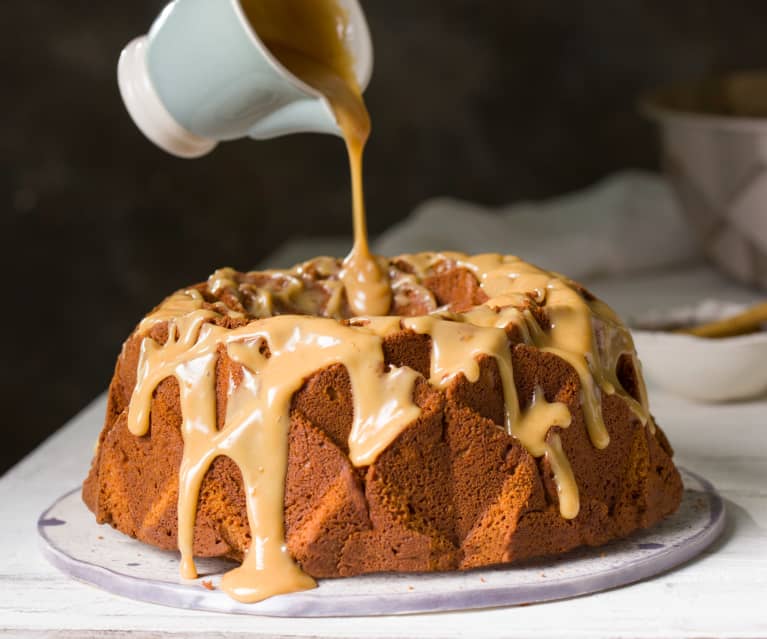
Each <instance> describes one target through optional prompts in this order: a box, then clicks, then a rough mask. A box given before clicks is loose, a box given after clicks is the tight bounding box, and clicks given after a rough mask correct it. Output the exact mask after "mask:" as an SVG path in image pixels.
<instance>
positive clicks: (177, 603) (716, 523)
mask: <svg viewBox="0 0 767 639" xmlns="http://www.w3.org/2000/svg"><path fill="white" fill-rule="evenodd" d="M679 470H680V473H681V474H682V477H683V479H684V481H685V484H686V485H689V484H692V486H687V487H686V488H685V491H684V496H683V498H682V500H683V502H684V501H685V500H687V499H699V498H700V496H704V497H705V498H706V502H705V510H706V511H707V512H708V519H707V521H705V522H696V523H697V525H696V526H692V527H690V528H691V530H690V532H689V534H688V535H686V536H683V537H682V538H681V540H680V539H676V540H674V539H672V540H670V541H671V543H658V542H651V541H650V542H646V543H642V539H643V537H647V536H648V535H649V534H651V533H652V532H653V531H654V530H655V528H650V529H647V530H642V531H638V532H635V533H633V534H632V535H631V536H629V537H628V538H627V539H624V540H618V541H616V542H611V543H609V544H607V545H605V546H601V547H595V548H581V549H577V550H575V551H573V552H572V553H568V554H567V555H563V556H561V557H558V558H557V559H558V560H560V561H561V560H568V558H573V561H576V562H577V561H588V560H590V559H595V558H597V557H601V556H602V555H609V553H610V548H611V545H612V544H615V543H619V544H620V543H625V542H631V543H633V544H634V545H635V546H636V548H637V553H636V556H635V557H632V559H631V560H629V561H627V562H625V563H623V564H622V565H620V566H617V567H615V566H608V567H606V568H602V569H595V570H594V571H593V572H589V573H587V574H583V575H576V576H570V577H565V578H559V579H558V578H551V579H547V580H546V581H542V582H541V583H521V584H514V583H511V584H507V585H499V586H492V585H489V584H488V586H486V587H477V588H476V589H465V588H463V587H459V585H460V584H458V583H456V585H455V586H454V587H452V588H451V587H450V580H449V576H450V575H456V577H458V578H460V577H462V576H466V575H477V576H478V581H482V578H481V575H483V574H487V575H488V577H490V576H492V575H493V574H496V575H497V574H498V573H499V572H501V571H514V570H515V566H514V565H511V566H496V567H491V568H481V569H475V570H472V571H468V572H457V573H423V574H420V575H419V574H417V573H412V574H407V575H391V574H382V575H372V576H371V575H367V576H365V577H362V578H356V577H350V578H345V579H343V582H345V584H347V585H349V586H354V585H355V583H354V582H355V580H357V581H359V580H361V579H362V580H365V581H366V582H367V583H370V582H371V580H376V579H379V580H382V581H383V580H386V579H392V578H395V579H401V580H402V579H406V580H407V581H408V583H410V584H416V585H417V584H418V582H419V579H426V578H429V577H432V578H433V577H440V578H444V581H446V583H447V588H445V589H444V590H441V591H426V590H424V591H423V592H418V591H411V590H404V591H402V592H394V593H391V592H390V593H380V592H370V593H367V594H366V593H364V592H359V589H355V588H353V587H352V588H350V590H352V593H351V594H342V595H340V596H339V595H338V593H326V592H323V583H325V584H327V583H329V582H339V581H341V580H319V587H318V588H317V589H315V590H309V591H305V592H298V593H292V594H288V595H280V596H276V597H272V598H270V599H266V600H264V601H261V602H259V603H255V604H243V603H239V602H237V601H235V600H233V599H231V598H230V597H229V596H228V595H226V594H225V593H224V592H222V591H221V590H218V589H217V590H214V591H208V590H205V589H203V588H201V587H200V585H199V583H195V582H190V583H182V582H179V583H172V582H166V581H159V580H154V579H145V578H142V577H137V576H135V575H130V574H125V573H122V572H117V571H115V570H112V569H110V568H107V567H105V566H102V565H99V564H96V563H93V562H89V561H86V560H84V559H82V558H79V557H74V556H71V555H69V554H68V553H67V552H66V551H64V550H63V549H62V548H61V547H60V546H59V545H58V544H57V543H56V542H55V541H54V540H53V539H51V537H50V535H49V534H48V529H49V528H58V527H59V526H63V525H65V524H66V522H64V521H63V520H61V519H58V518H57V517H55V510H56V508H57V507H58V506H59V505H60V504H61V503H62V502H64V501H65V500H67V499H68V498H70V497H72V496H73V495H74V493H77V492H79V491H80V488H79V487H78V488H75V489H73V490H70V491H68V492H67V493H65V494H64V495H62V496H61V497H59V498H58V499H57V500H56V501H55V502H54V503H53V504H52V505H51V506H50V507H49V508H47V509H46V510H45V512H43V513H42V514H41V515H40V517H39V519H38V522H37V530H38V534H39V536H40V542H41V543H40V547H41V551H42V554H43V555H44V556H45V558H46V559H47V560H48V561H49V562H50V563H51V564H52V565H53V566H55V567H56V568H57V569H59V570H60V571H61V572H63V573H64V574H66V575H68V576H70V577H72V578H74V579H76V580H78V581H82V582H85V583H88V584H91V585H94V586H97V587H98V588H101V589H103V590H106V591H108V592H111V593H113V594H116V595H121V596H124V597H128V598H130V599H135V600H138V601H145V602H150V603H156V604H162V605H166V606H171V607H175V608H186V609H192V610H206V611H213V612H228V613H237V614H250V615H264V616H274V617H358V616H376V615H401V614H414V613H427V612H447V611H451V610H470V609H476V608H493V607H499V606H515V605H523V604H532V603H541V602H545V601H553V600H557V599H567V598H570V597H576V596H579V595H586V594H590V593H595V592H599V591H603V590H608V589H611V588H615V587H618V586H624V585H627V584H630V583H634V582H637V581H640V580H643V579H647V578H649V577H653V576H655V575H658V574H660V573H663V572H666V571H668V570H670V569H671V568H674V567H676V566H679V565H680V564H683V563H685V562H687V561H689V560H690V559H692V558H693V557H695V556H697V555H698V554H700V553H701V552H702V551H703V550H705V549H706V548H707V547H708V546H709V545H710V544H711V543H713V542H714V541H715V540H716V539H717V537H718V536H719V535H720V534H721V532H722V531H723V530H724V526H725V521H726V517H725V508H724V502H723V500H722V498H721V497H720V496H719V494H718V493H717V492H716V489H715V488H714V486H713V485H712V484H711V483H710V482H708V481H707V480H706V479H704V478H703V477H700V476H699V475H697V474H695V473H692V472H690V471H688V470H686V469H683V468H680V469H679ZM696 484H697V485H696ZM83 508H84V506H83ZM681 510H682V508H681V507H680V511H681ZM678 514H679V512H677V513H675V514H674V515H671V517H669V518H667V520H665V521H666V522H671V521H673V520H674V518H675V517H676V516H678ZM93 523H94V524H95V520H93ZM662 525H663V524H659V526H662ZM126 539H127V538H126ZM135 543H136V544H137V548H146V546H145V545H144V544H143V543H141V542H138V541H135ZM168 556H171V553H168ZM126 565H127V566H131V565H134V566H135V565H137V564H126ZM531 565H534V566H535V568H536V570H540V571H543V572H545V571H546V570H555V569H556V568H558V567H559V566H560V564H559V563H556V562H554V561H552V560H548V561H547V560H546V559H545V558H544V559H542V560H539V561H537V562H535V563H534V564H532V563H526V564H522V566H527V567H530V566H531Z"/></svg>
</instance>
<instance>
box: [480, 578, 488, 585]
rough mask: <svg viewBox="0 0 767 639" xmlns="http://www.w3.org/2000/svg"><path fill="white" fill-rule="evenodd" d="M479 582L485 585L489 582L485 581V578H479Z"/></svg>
mask: <svg viewBox="0 0 767 639" xmlns="http://www.w3.org/2000/svg"><path fill="white" fill-rule="evenodd" d="M479 581H480V583H483V584H486V583H487V581H485V578H484V577H480V578H479Z"/></svg>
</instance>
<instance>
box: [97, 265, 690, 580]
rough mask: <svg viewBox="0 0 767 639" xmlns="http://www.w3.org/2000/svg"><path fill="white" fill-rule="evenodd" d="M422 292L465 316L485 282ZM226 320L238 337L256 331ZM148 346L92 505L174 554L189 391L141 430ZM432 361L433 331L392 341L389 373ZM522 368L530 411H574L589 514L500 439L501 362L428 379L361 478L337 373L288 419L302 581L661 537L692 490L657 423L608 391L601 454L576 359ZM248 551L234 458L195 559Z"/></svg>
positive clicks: (103, 454) (131, 366)
mask: <svg viewBox="0 0 767 639" xmlns="http://www.w3.org/2000/svg"><path fill="white" fill-rule="evenodd" d="M424 285H425V286H426V287H427V288H428V289H429V290H431V291H432V293H433V294H434V296H435V299H437V301H438V302H439V303H440V304H452V305H454V306H455V307H460V308H464V307H469V306H472V305H475V304H477V303H481V302H482V301H484V300H483V297H482V296H483V293H482V291H481V290H480V289H479V288H478V286H477V281H476V279H475V278H474V276H473V275H472V274H471V273H469V272H468V271H465V270H460V269H453V270H449V269H448V270H445V271H443V272H441V273H438V274H436V275H435V276H433V277H432V278H430V280H428V281H424ZM200 290H202V288H201V287H200ZM212 301H213V300H209V302H212ZM460 308H458V310H460ZM537 317H538V319H539V321H545V317H543V316H542V315H541V314H538V316H537ZM215 321H217V322H225V323H228V325H230V326H234V325H237V323H238V322H239V323H244V322H245V320H236V319H231V318H220V319H216V320H215ZM151 334H152V337H153V338H154V339H156V340H157V341H159V342H161V343H162V342H163V341H164V340H165V339H167V324H158V325H156V326H155V327H154V328H153V329H152V333H151ZM142 337H143V336H142V335H140V334H138V333H134V334H133V335H132V336H131V337H130V338H129V339H128V340H127V342H126V343H125V345H124V347H123V351H122V354H121V355H120V357H119V359H118V361H117V365H116V369H115V374H114V377H113V379H112V383H111V386H110V389H109V403H108V408H107V415H106V420H105V425H104V429H103V431H102V433H101V435H100V438H99V446H98V450H97V452H96V455H95V457H94V460H93V463H92V466H91V470H90V473H89V475H88V477H87V479H86V481H85V483H84V485H83V499H84V500H85V502H86V504H87V505H88V507H89V508H90V509H91V510H92V511H93V512H94V513H95V514H96V517H97V519H98V521H99V522H100V523H109V524H111V525H112V526H114V527H115V528H117V529H118V530H120V531H122V532H123V533H125V534H128V535H130V536H132V537H135V538H137V539H139V540H141V541H143V542H146V543H149V544H152V545H154V546H157V547H159V548H163V549H167V550H173V549H176V548H177V533H178V528H177V499H178V469H179V466H180V463H181V458H182V453H183V441H182V436H181V431H180V426H181V408H180V402H179V390H178V383H177V382H176V380H175V379H174V378H167V379H165V380H164V381H162V382H161V383H160V384H159V386H158V387H157V389H156V391H155V394H154V397H153V399H152V403H151V413H150V428H149V432H148V433H147V435H145V436H141V437H137V436H135V435H133V434H132V433H131V432H130V431H129V430H128V428H127V408H128V404H129V401H130V398H131V394H132V392H133V389H134V387H135V384H136V369H137V364H138V357H139V347H140V341H141V339H142ZM510 337H511V338H512V340H511V341H512V343H513V342H514V341H515V340H514V339H513V336H512V335H510ZM430 350H431V346H430V337H429V336H428V335H421V334H416V333H414V332H412V331H400V332H398V333H395V334H393V335H390V336H387V337H385V338H383V351H384V357H385V361H386V363H387V364H388V365H395V366H409V367H411V368H413V369H414V370H416V371H418V372H420V373H422V374H423V375H424V376H426V377H428V372H429V366H430ZM512 361H513V367H514V380H515V384H516V387H517V392H518V396H519V398H520V401H521V403H522V404H523V406H522V407H521V408H524V407H525V406H524V403H525V402H526V401H530V400H529V398H532V397H533V394H534V391H535V389H536V388H540V389H542V390H543V392H544V394H545V398H546V400H547V401H549V402H554V401H556V402H561V403H563V404H565V405H566V406H567V407H568V408H569V410H570V413H571V415H572V423H571V425H570V426H569V427H568V428H560V427H552V429H551V431H550V433H549V437H551V436H553V435H555V434H558V435H559V437H560V438H561V442H562V446H563V448H564V451H565V453H566V455H567V458H568V459H569V460H570V464H571V465H572V468H573V472H574V475H575V479H576V481H577V485H578V488H579V492H580V503H581V508H580V512H579V514H578V516H577V517H576V518H574V519H569V520H568V519H564V518H563V517H562V516H561V514H560V510H559V507H558V503H559V500H558V496H557V488H556V485H555V481H554V478H553V473H552V469H551V468H550V466H549V462H548V461H547V458H546V457H541V458H537V459H536V458H534V457H532V456H531V455H530V454H529V453H528V452H527V450H526V449H525V448H524V447H523V446H522V445H521V444H520V443H519V442H518V441H517V440H516V439H514V438H513V437H512V436H510V435H508V434H507V433H506V431H505V430H504V429H503V415H504V400H503V394H502V391H501V380H500V376H499V372H498V368H497V365H496V363H495V360H493V359H492V358H489V357H484V356H483V357H481V358H480V376H479V379H478V381H477V382H475V383H470V382H468V381H467V380H466V378H465V377H463V376H461V375H459V376H458V377H457V378H455V379H454V380H453V381H452V382H451V383H450V384H449V386H447V388H446V389H445V390H444V391H440V390H436V389H434V388H432V387H431V386H430V385H429V384H428V382H426V381H425V380H419V381H418V383H417V384H416V389H415V403H416V404H417V405H418V407H419V408H420V409H421V415H420V417H419V418H418V419H417V420H416V421H415V422H413V423H412V424H411V425H410V426H409V427H408V428H406V429H405V430H404V431H403V432H402V433H401V434H400V435H399V436H398V437H397V439H396V440H395V441H394V442H393V443H392V444H391V445H390V446H389V447H388V448H387V449H386V450H385V451H384V452H383V453H381V454H380V455H379V456H378V458H377V459H376V460H375V462H373V463H372V464H371V465H369V466H367V467H363V468H355V467H354V466H353V465H352V463H351V462H350V460H349V457H348V452H349V451H348V446H347V440H348V437H349V430H350V428H351V424H352V397H351V385H350V381H349V377H348V375H347V373H346V370H345V368H344V367H343V366H342V365H333V366H330V367H328V368H325V369H323V370H320V371H318V372H317V373H315V374H314V375H312V376H311V377H310V378H308V379H307V380H306V381H305V383H304V384H303V387H302V388H301V389H300V390H299V391H298V392H297V393H296V394H295V395H294V397H293V401H292V408H291V413H290V430H289V453H288V470H287V477H286V484H285V498H284V506H285V510H284V517H285V528H286V533H287V544H288V548H289V550H290V552H291V554H292V555H293V557H294V558H295V559H296V560H297V561H298V562H299V564H300V565H301V567H302V568H303V570H304V571H305V572H306V573H308V574H309V575H312V576H314V577H338V576H350V575H357V574H363V573H369V572H377V571H433V570H451V569H468V568H474V567H478V566H486V565H491V564H498V563H503V562H512V561H518V560H522V559H526V558H530V557H537V556H543V555H551V554H556V553H562V552H565V551H567V550H570V549H572V548H575V547H577V546H580V545H584V544H587V545H598V544H603V543H605V542H607V541H609V540H611V539H614V538H618V537H623V536H626V535H628V534H629V533H631V532H632V531H634V530H636V529H638V528H643V527H647V526H650V525H652V524H654V523H656V522H658V521H659V520H660V519H662V518H663V517H665V516H667V515H668V514H670V513H672V512H673V511H674V510H675V509H676V508H677V507H678V505H679V502H680V500H681V495H682V483H681V479H680V476H679V473H678V472H677V470H676V468H675V466H674V464H673V462H672V460H671V455H672V451H671V448H670V446H669V445H668V442H667V440H666V438H665V436H664V435H663V433H662V431H661V430H660V429H659V428H656V430H655V432H654V433H653V432H651V429H649V428H647V427H645V426H644V425H642V424H641V423H640V421H639V420H638V419H637V417H636V416H635V415H634V413H632V412H631V410H629V406H628V405H627V404H626V402H624V401H623V400H622V399H620V398H619V397H617V396H606V397H604V399H603V417H604V421H605V425H606V428H607V431H608V433H609V436H610V443H609V445H608V446H607V447H606V448H604V449H602V450H598V449H597V448H595V447H594V445H593V444H592V442H591V440H590V438H589V434H588V432H587V429H586V426H585V421H584V415H583V411H582V408H581V404H580V399H579V398H580V393H581V383H580V380H579V377H578V375H577V374H576V372H575V370H574V369H573V368H572V367H571V366H570V364H568V363H567V362H565V361H564V360H563V359H561V358H559V357H557V356H556V355H553V354H550V353H545V352H542V351H539V350H538V349H536V348H534V347H531V346H528V345H525V344H521V343H520V344H514V345H513V347H512ZM238 368H239V364H237V363H235V362H234V361H233V360H231V359H230V358H229V357H228V355H227V353H226V351H225V350H224V351H222V352H220V353H219V361H218V364H217V367H216V380H217V385H216V398H217V415H218V422H219V427H220V426H221V424H222V423H223V415H224V414H225V411H226V402H227V392H226V383H227V380H228V379H229V378H230V376H234V377H236V375H237V374H238ZM636 376H637V371H635V370H634V369H633V366H632V365H631V362H630V361H629V362H626V361H621V364H620V365H619V378H620V380H621V382H622V383H623V385H624V387H625V388H626V390H627V391H629V393H632V389H633V390H634V392H635V388H636ZM525 398H528V399H525ZM249 543H250V532H249V527H248V522H247V517H246V510H245V498H244V494H243V489H242V479H241V476H240V471H239V469H238V468H237V466H236V464H234V463H233V462H232V461H231V460H229V459H228V458H226V457H218V458H217V459H216V460H215V461H214V462H213V464H212V465H211V467H210V469H209V470H208V473H207V475H206V476H205V479H204V481H203V484H202V488H201V491H200V498H199V510H198V514H197V520H196V527H195V535H194V553H195V555H196V556H200V557H216V556H225V557H230V558H232V559H238V560H239V559H241V558H242V556H243V553H244V551H245V550H246V549H247V547H248V545H249Z"/></svg>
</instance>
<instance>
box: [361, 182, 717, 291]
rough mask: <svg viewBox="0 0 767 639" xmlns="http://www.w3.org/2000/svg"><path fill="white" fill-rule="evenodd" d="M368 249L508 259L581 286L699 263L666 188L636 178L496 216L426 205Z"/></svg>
mask: <svg viewBox="0 0 767 639" xmlns="http://www.w3.org/2000/svg"><path fill="white" fill-rule="evenodd" d="M374 248H375V251H376V253H378V254H380V255H397V254H400V253H414V252H417V251H433V250H455V251H465V252H467V253H487V252H497V253H507V254H512V255H518V256H519V257H521V258H523V259H525V260H527V261H530V262H533V263H535V264H540V265H541V266H543V267H545V268H547V269H551V270H554V271H560V272H563V273H566V274H567V275H569V276H570V277H573V278H575V279H580V280H584V281H585V280H591V279H596V278H602V277H605V276H614V275H626V274H630V273H637V272H641V271H650V270H656V269H662V268H671V267H676V266H682V265H685V264H690V263H693V262H697V261H699V260H701V259H702V252H701V249H700V247H699V245H698V243H697V241H696V240H695V238H694V237H693V236H692V234H691V233H690V230H689V227H688V226H687V224H686V222H685V220H684V218H683V217H682V215H681V213H680V212H679V209H678V207H677V205H676V201H675V200H674V197H673V194H672V192H671V189H670V187H669V186H668V184H667V182H666V181H665V180H664V179H663V178H661V177H659V176H657V175H654V174H651V173H645V172H640V171H624V172H620V173H617V174H614V175H612V176H610V177H607V178H605V179H603V180H602V181H600V182H598V183H597V184H595V185H593V186H591V187H589V188H587V189H584V190H582V191H579V192H575V193H572V194H568V195H564V196H560V197H556V198H553V199H550V200H546V201H543V202H520V203H517V204H512V205H509V206H505V207H502V208H500V209H499V210H495V211H493V210H490V209H487V208H484V207H481V206H479V205H477V204H471V203H469V202H462V201H459V200H455V199H449V198H437V199H432V200H428V201H427V202H425V203H423V204H422V205H420V206H419V207H418V208H417V209H416V210H415V211H414V212H413V213H412V214H411V215H410V216H409V217H408V218H406V219H405V220H403V221H402V222H400V223H398V224H396V225H395V226H393V227H392V228H391V229H389V230H388V231H387V232H385V233H384V234H383V235H382V236H380V237H379V238H378V240H377V241H376V242H375V244H374Z"/></svg>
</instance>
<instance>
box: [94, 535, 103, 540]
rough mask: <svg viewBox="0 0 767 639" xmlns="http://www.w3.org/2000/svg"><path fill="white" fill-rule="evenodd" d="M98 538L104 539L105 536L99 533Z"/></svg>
mask: <svg viewBox="0 0 767 639" xmlns="http://www.w3.org/2000/svg"><path fill="white" fill-rule="evenodd" d="M96 539H99V540H102V539H104V536H103V535H99V536H98V537H96Z"/></svg>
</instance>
